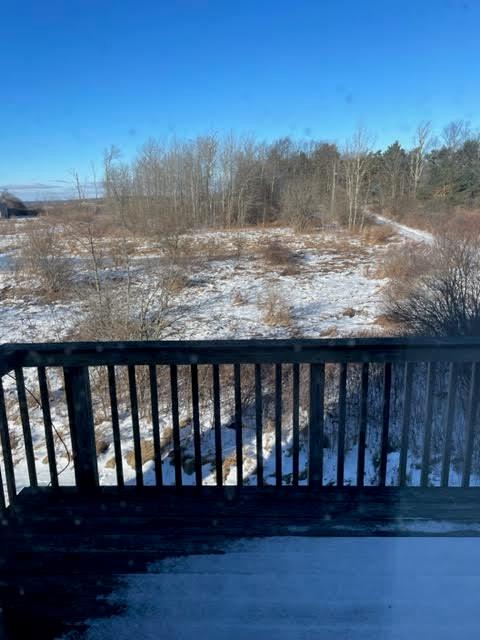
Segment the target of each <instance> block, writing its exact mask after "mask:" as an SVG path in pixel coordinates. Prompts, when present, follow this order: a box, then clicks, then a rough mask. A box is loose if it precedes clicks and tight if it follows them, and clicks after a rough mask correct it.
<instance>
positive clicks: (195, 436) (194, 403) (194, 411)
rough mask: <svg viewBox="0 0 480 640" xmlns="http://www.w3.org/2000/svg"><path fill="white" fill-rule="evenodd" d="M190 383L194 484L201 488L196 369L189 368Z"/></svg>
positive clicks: (193, 365) (194, 366)
mask: <svg viewBox="0 0 480 640" xmlns="http://www.w3.org/2000/svg"><path fill="white" fill-rule="evenodd" d="M190 374H191V383H192V415H193V451H194V456H195V484H196V485H197V487H201V486H202V451H201V442H200V409H199V399H198V367H197V365H196V364H192V365H191V367H190Z"/></svg>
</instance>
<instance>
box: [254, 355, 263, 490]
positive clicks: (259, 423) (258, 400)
mask: <svg viewBox="0 0 480 640" xmlns="http://www.w3.org/2000/svg"><path fill="white" fill-rule="evenodd" d="M255 437H256V450H257V486H258V487H263V398H262V366H261V365H260V364H256V365H255Z"/></svg>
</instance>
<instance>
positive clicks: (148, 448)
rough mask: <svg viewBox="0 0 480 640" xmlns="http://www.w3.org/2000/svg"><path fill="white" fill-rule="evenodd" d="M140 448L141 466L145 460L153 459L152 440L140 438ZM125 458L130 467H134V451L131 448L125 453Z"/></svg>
mask: <svg viewBox="0 0 480 640" xmlns="http://www.w3.org/2000/svg"><path fill="white" fill-rule="evenodd" d="M140 450H141V454H142V466H143V465H144V464H145V463H146V462H150V461H151V460H155V449H154V447H153V440H145V439H144V438H142V439H141V440H140ZM125 460H126V461H127V464H128V465H129V466H130V467H131V468H132V469H135V452H134V451H133V450H130V451H127V453H126V454H125Z"/></svg>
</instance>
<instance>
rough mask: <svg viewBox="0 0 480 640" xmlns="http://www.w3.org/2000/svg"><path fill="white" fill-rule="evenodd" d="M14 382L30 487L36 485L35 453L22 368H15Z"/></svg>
mask: <svg viewBox="0 0 480 640" xmlns="http://www.w3.org/2000/svg"><path fill="white" fill-rule="evenodd" d="M15 382H16V386H17V396H18V406H19V409H20V419H21V422H22V431H23V444H24V446H25V459H26V461H27V468H28V479H29V482H30V486H31V487H37V486H38V481H37V471H36V469H35V453H34V451H33V442H32V430H31V427H30V417H29V415H28V404H27V396H26V392H25V379H24V377H23V369H22V368H21V367H17V368H16V369H15Z"/></svg>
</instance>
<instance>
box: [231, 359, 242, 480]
mask: <svg viewBox="0 0 480 640" xmlns="http://www.w3.org/2000/svg"><path fill="white" fill-rule="evenodd" d="M233 375H234V387H235V452H236V459H237V486H239V487H241V486H243V437H242V386H241V378H240V365H239V364H234V365H233Z"/></svg>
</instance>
